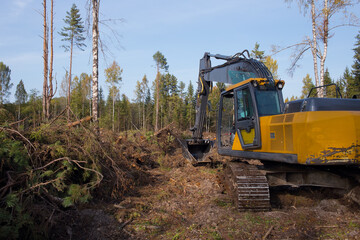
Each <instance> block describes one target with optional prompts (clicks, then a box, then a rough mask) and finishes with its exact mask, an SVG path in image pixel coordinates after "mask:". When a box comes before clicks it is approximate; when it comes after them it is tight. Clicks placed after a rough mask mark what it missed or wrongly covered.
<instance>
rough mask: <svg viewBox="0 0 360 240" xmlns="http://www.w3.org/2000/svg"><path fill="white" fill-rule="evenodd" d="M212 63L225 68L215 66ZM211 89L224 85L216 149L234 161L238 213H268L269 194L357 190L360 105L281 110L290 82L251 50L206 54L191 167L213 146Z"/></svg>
mask: <svg viewBox="0 0 360 240" xmlns="http://www.w3.org/2000/svg"><path fill="white" fill-rule="evenodd" d="M212 57H213V58H216V59H221V60H224V63H223V64H220V65H217V66H211V58H212ZM213 82H222V83H225V84H226V85H227V89H226V90H224V91H222V93H221V96H220V103H219V106H218V117H217V138H216V145H217V149H218V153H219V154H220V155H224V156H231V157H233V159H234V161H231V162H229V163H228V164H227V167H226V171H225V172H226V174H225V175H226V181H227V185H228V189H229V191H230V192H231V194H232V195H233V196H234V199H235V203H236V205H237V207H238V209H239V210H240V211H246V210H252V211H267V210H270V209H271V205H270V190H269V187H274V186H291V187H301V186H315V187H329V188H337V189H350V188H352V187H354V186H356V185H359V182H360V175H359V166H360V100H359V99H343V98H316V97H311V98H310V97H308V98H305V99H300V100H295V101H291V102H287V103H284V101H283V96H282V89H283V87H284V85H285V82H284V81H283V80H275V79H273V76H272V73H271V72H270V71H269V70H268V68H267V67H266V66H265V65H264V64H263V63H262V62H260V61H257V60H255V59H252V58H250V56H249V52H248V51H247V50H245V51H243V52H241V53H237V54H235V55H233V56H224V55H220V54H215V55H214V54H210V53H205V54H204V57H203V58H202V59H201V60H200V70H199V78H198V98H197V104H196V119H195V125H194V127H193V128H192V129H190V130H191V131H192V138H191V139H186V141H184V142H183V146H184V148H185V155H186V156H187V158H189V159H190V160H191V161H192V162H193V163H194V164H198V163H201V162H203V161H204V159H206V158H205V157H206V155H207V154H208V152H209V151H210V149H211V148H212V146H213V145H214V142H213V141H212V140H210V139H204V138H203V127H204V122H205V118H206V109H207V105H208V96H209V93H210V91H211V89H212V84H213ZM314 90H315V91H317V90H318V89H314ZM323 91H326V90H325V89H323ZM338 95H339V96H341V94H340V92H339V94H338ZM251 160H258V161H251ZM251 162H256V163H257V164H251Z"/></svg>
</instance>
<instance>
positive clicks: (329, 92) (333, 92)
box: [324, 69, 336, 98]
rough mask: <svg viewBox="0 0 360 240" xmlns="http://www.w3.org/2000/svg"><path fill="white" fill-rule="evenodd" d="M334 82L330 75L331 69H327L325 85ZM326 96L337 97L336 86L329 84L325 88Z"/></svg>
mask: <svg viewBox="0 0 360 240" xmlns="http://www.w3.org/2000/svg"><path fill="white" fill-rule="evenodd" d="M332 83H334V82H333V80H332V79H331V77H330V73H329V70H328V69H326V70H325V73H324V85H329V84H332ZM324 96H325V97H327V98H336V86H334V85H332V86H327V87H326V88H325V89H324Z"/></svg>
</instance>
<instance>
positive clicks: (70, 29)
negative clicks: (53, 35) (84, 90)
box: [59, 4, 86, 114]
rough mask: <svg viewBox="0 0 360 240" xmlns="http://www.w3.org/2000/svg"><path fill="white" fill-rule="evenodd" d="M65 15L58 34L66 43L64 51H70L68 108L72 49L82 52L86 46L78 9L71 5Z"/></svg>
mask: <svg viewBox="0 0 360 240" xmlns="http://www.w3.org/2000/svg"><path fill="white" fill-rule="evenodd" d="M66 14H67V15H66V17H65V19H64V22H65V24H66V26H65V27H63V28H62V30H61V32H60V33H59V34H60V35H61V36H62V37H63V39H61V41H65V42H68V44H67V45H63V47H64V48H65V51H69V50H70V67H69V83H68V100H67V101H68V103H67V104H68V106H70V86H71V71H72V57H73V47H74V45H75V46H76V47H77V48H78V49H80V50H82V51H84V49H83V47H86V45H85V44H84V43H83V42H84V40H85V37H84V36H83V33H84V26H83V22H82V19H81V17H80V13H79V9H77V7H76V5H75V4H73V5H72V7H71V9H70V12H66ZM68 114H69V113H68Z"/></svg>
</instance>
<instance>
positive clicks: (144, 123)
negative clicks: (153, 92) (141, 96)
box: [142, 101, 146, 132]
mask: <svg viewBox="0 0 360 240" xmlns="http://www.w3.org/2000/svg"><path fill="white" fill-rule="evenodd" d="M142 110H143V130H144V131H145V132H146V116H145V101H144V102H143V104H142Z"/></svg>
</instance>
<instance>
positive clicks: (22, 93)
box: [15, 80, 28, 104]
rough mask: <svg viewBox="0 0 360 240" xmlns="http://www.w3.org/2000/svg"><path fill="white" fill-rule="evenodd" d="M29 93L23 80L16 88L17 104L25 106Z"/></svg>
mask: <svg viewBox="0 0 360 240" xmlns="http://www.w3.org/2000/svg"><path fill="white" fill-rule="evenodd" d="M27 97H28V96H27V92H26V90H25V86H24V83H23V81H22V80H20V82H19V84H18V85H17V86H16V92H15V98H16V103H17V104H24V103H25V102H26V101H27Z"/></svg>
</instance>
